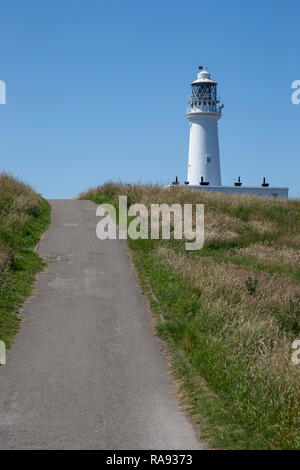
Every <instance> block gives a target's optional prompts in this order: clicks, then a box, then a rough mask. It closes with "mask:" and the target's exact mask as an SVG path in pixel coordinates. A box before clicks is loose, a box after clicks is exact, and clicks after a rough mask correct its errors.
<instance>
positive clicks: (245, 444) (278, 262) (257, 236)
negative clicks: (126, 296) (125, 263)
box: [81, 183, 300, 449]
mask: <svg viewBox="0 0 300 470" xmlns="http://www.w3.org/2000/svg"><path fill="white" fill-rule="evenodd" d="M119 195H127V196H128V202H129V204H130V205H131V204H133V203H136V202H137V203H143V204H145V205H147V206H150V204H152V203H159V204H161V203H168V204H170V205H171V204H173V203H180V204H183V203H194V204H195V203H203V204H204V205H205V245H204V248H203V249H202V250H201V251H199V252H186V251H185V249H184V242H183V241H178V240H172V239H171V240H169V241H162V240H161V241H159V240H155V241H152V240H141V239H139V240H128V245H129V248H130V250H131V253H132V257H133V261H134V264H135V266H136V268H137V272H138V275H139V279H140V282H141V285H142V287H143V290H144V291H145V293H147V294H148V296H149V298H150V301H151V309H152V311H153V313H154V314H155V316H156V319H157V321H156V331H157V334H158V335H159V336H160V337H161V338H163V339H165V340H166V341H167V342H168V345H169V348H170V350H171V351H172V353H173V354H172V355H173V370H174V375H175V377H176V378H177V379H178V380H179V382H180V393H181V397H182V400H183V401H184V402H185V403H186V405H187V408H188V410H189V413H190V414H191V416H192V417H193V419H194V420H195V421H196V422H199V423H201V429H202V437H207V438H208V439H209V441H210V445H211V446H212V447H215V448H225V449H299V448H300V434H299V429H300V406H299V405H300V388H299V385H300V369H299V366H295V365H294V364H293V363H292V361H291V353H292V350H291V344H292V341H293V340H294V339H297V338H299V337H300V283H299V266H300V255H299V248H300V202H299V201H283V200H272V199H265V198H259V197H253V196H234V195H226V196H224V195H221V194H216V193H208V192H196V191H191V190H189V189H185V188H172V189H171V190H169V191H166V190H164V189H163V188H160V187H152V186H142V185H122V184H113V183H111V184H106V185H104V186H101V187H98V188H96V189H95V190H90V191H88V192H87V193H86V194H84V195H81V198H84V199H90V200H92V201H94V202H96V203H104V202H111V203H113V204H114V205H115V206H116V207H117V204H118V196H119Z"/></svg>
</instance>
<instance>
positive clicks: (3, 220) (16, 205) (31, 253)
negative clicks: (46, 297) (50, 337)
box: [0, 174, 50, 348]
mask: <svg viewBox="0 0 300 470" xmlns="http://www.w3.org/2000/svg"><path fill="white" fill-rule="evenodd" d="M49 223H50V206H49V204H48V202H47V201H46V200H45V199H43V198H42V197H41V196H40V195H38V194H36V193H35V192H34V191H33V190H32V189H31V188H30V187H29V186H27V185H25V184H23V183H22V182H20V181H18V180H16V179H14V178H13V177H11V176H9V175H7V174H1V175H0V340H2V341H4V342H5V344H6V347H7V348H9V347H11V345H12V343H13V340H14V336H15V334H16V333H17V331H18V328H19V324H20V316H19V314H18V311H19V309H20V307H21V306H22V305H23V303H24V300H25V299H26V298H27V297H28V296H29V295H30V294H31V293H32V289H33V284H34V281H35V277H36V274H37V273H38V272H39V271H41V269H42V268H43V267H44V265H45V264H44V263H43V261H42V260H41V258H40V257H39V256H38V254H37V253H36V252H35V250H34V248H35V246H36V245H37V243H38V241H39V240H40V237H41V235H42V233H43V232H45V230H46V229H47V227H48V226H49Z"/></svg>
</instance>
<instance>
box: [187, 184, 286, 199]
mask: <svg viewBox="0 0 300 470" xmlns="http://www.w3.org/2000/svg"><path fill="white" fill-rule="evenodd" d="M188 188H191V189H195V190H201V191H213V192H217V193H223V194H253V195H255V196H267V197H281V198H288V196H289V188H276V187H268V188H263V187H262V186H211V185H210V186H199V185H195V186H193V185H189V186H188Z"/></svg>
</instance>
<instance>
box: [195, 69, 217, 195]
mask: <svg viewBox="0 0 300 470" xmlns="http://www.w3.org/2000/svg"><path fill="white" fill-rule="evenodd" d="M199 69H200V72H199V73H198V76H197V80H195V81H194V82H192V83H191V96H190V99H189V101H188V109H187V113H186V117H187V119H188V120H189V123H190V142H189V161H188V175H187V180H188V182H189V184H190V185H195V186H196V185H201V186H209V185H210V186H221V184H222V183H221V168H220V151H219V138H218V120H219V119H220V118H221V116H222V112H221V111H222V108H223V106H220V104H219V100H218V98H217V83H216V82H215V81H213V80H212V79H211V76H210V73H209V72H207V71H206V70H203V68H202V67H199Z"/></svg>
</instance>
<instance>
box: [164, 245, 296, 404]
mask: <svg viewBox="0 0 300 470" xmlns="http://www.w3.org/2000/svg"><path fill="white" fill-rule="evenodd" d="M157 256H158V257H159V259H160V260H161V262H162V263H163V264H165V265H166V266H168V267H171V268H172V269H173V270H174V271H175V272H177V273H178V274H180V275H181V276H183V277H184V278H186V279H188V280H189V284H190V285H191V286H192V287H193V288H196V289H198V290H199V291H200V292H201V299H202V302H204V303H205V305H206V311H207V312H208V315H210V321H211V324H212V325H213V324H215V322H217V323H218V324H219V325H222V331H223V334H224V336H225V335H226V336H227V337H228V338H230V342H231V344H233V345H234V351H235V354H236V355H237V356H242V357H244V358H245V357H248V361H249V364H250V370H251V373H252V374H253V378H254V379H256V380H257V378H258V377H259V376H261V377H264V378H265V379H268V380H267V381H266V387H267V386H268V384H269V383H270V381H272V382H273V381H274V382H276V384H277V385H276V387H277V389H278V391H279V392H280V394H283V395H284V396H285V395H286V394H288V393H289V392H290V391H291V390H292V393H293V396H295V397H297V400H298V401H299V406H300V370H299V368H295V366H294V365H293V364H292V362H291V342H292V340H291V335H290V334H288V333H286V332H284V331H283V329H282V327H281V324H280V321H278V320H277V319H276V316H274V314H273V312H274V309H275V310H278V311H279V312H282V313H283V314H285V313H286V314H289V315H291V316H292V315H296V313H297V312H298V313H299V305H300V285H299V283H297V282H295V281H293V280H291V279H289V278H286V277H283V276H270V275H268V274H266V273H261V275H260V276H259V285H258V288H257V292H256V294H255V295H250V294H249V292H248V291H247V289H246V287H245V280H246V279H247V277H248V276H249V274H250V275H251V274H254V272H252V271H251V269H247V268H245V267H240V266H233V265H228V264H224V263H216V262H215V261H214V260H212V259H211V258H200V259H195V258H194V259H193V258H191V257H190V256H188V255H187V254H184V253H175V252H174V251H173V250H172V249H168V248H162V247H160V248H158V250H157ZM267 392H268V390H266V394H267ZM283 400H284V398H283Z"/></svg>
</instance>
